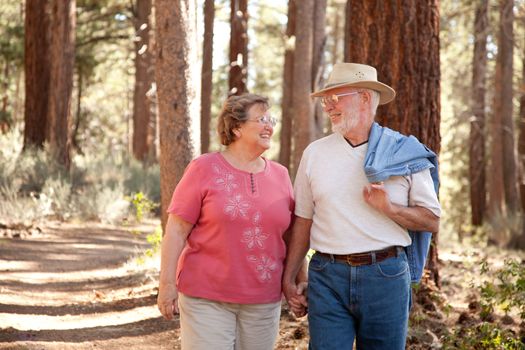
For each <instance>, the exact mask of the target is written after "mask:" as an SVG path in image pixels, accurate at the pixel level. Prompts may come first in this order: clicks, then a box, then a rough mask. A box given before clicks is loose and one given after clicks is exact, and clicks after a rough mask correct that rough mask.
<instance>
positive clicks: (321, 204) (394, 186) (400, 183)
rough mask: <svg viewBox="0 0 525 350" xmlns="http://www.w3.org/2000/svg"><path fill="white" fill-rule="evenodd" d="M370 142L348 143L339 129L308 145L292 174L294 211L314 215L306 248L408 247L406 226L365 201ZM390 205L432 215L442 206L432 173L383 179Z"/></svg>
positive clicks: (346, 250)
mask: <svg viewBox="0 0 525 350" xmlns="http://www.w3.org/2000/svg"><path fill="white" fill-rule="evenodd" d="M367 149H368V143H364V144H362V145H359V146H356V147H352V146H351V145H350V144H348V142H347V141H346V140H345V138H344V137H343V136H342V135H341V134H338V133H333V134H331V135H330V136H327V137H324V138H322V139H320V140H317V141H315V142H313V143H311V144H310V145H309V146H308V147H307V148H306V149H305V151H304V153H303V156H302V158H301V163H300V165H299V168H298V170H297V175H296V178H295V184H294V191H295V214H296V215H297V216H299V217H302V218H305V219H312V220H313V223H312V228H311V231H310V248H312V249H315V250H316V251H320V252H323V253H330V254H353V253H361V252H368V251H373V250H380V249H384V248H387V247H390V246H403V247H404V246H408V245H410V243H411V241H410V236H409V235H408V232H407V230H406V229H405V228H403V227H401V226H399V225H398V224H397V223H396V222H394V221H393V220H391V219H390V218H388V217H387V216H385V215H384V214H382V213H380V212H379V211H377V210H376V209H374V208H372V207H371V206H370V205H368V204H367V203H366V202H365V200H364V198H363V188H364V187H365V186H366V185H367V184H368V180H367V178H366V176H365V172H364V159H365V155H366V152H367ZM384 186H385V189H386V191H387V193H388V195H389V197H390V200H391V201H392V202H393V203H396V204H399V205H403V206H420V207H424V208H427V209H429V210H430V211H432V212H433V213H434V214H435V215H436V216H438V217H439V216H440V215H441V207H440V205H439V201H438V199H437V196H436V193H435V191H434V186H433V182H432V178H431V176H430V171H429V170H428V169H427V170H424V171H421V172H418V173H415V174H412V175H410V176H394V177H391V178H390V179H388V180H387V181H385V182H384Z"/></svg>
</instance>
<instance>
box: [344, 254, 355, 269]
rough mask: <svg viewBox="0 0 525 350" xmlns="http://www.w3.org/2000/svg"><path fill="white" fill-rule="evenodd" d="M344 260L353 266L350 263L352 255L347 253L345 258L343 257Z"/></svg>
mask: <svg viewBox="0 0 525 350" xmlns="http://www.w3.org/2000/svg"><path fill="white" fill-rule="evenodd" d="M345 260H346V263H347V264H348V265H350V266H354V265H353V264H352V256H351V255H350V254H348V255H347V256H346V259H345Z"/></svg>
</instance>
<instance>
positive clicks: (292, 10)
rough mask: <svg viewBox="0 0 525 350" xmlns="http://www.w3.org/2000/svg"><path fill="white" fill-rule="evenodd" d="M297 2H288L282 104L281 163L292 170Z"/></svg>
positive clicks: (292, 0) (289, 0) (294, 0)
mask: <svg viewBox="0 0 525 350" xmlns="http://www.w3.org/2000/svg"><path fill="white" fill-rule="evenodd" d="M295 22H296V0H288V24H287V25H286V39H287V40H286V47H285V50H286V51H285V54H284V69H283V99H282V102H281V110H282V117H281V135H280V149H279V163H281V164H282V165H284V166H285V167H287V168H288V169H289V168H290V160H291V153H292V121H293V113H292V94H293V69H294V68H293V67H294V52H295Z"/></svg>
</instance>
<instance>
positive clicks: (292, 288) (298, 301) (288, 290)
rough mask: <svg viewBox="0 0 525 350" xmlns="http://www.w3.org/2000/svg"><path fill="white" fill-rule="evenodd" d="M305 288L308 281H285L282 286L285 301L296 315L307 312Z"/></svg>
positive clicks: (302, 314)
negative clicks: (296, 282)
mask: <svg viewBox="0 0 525 350" xmlns="http://www.w3.org/2000/svg"><path fill="white" fill-rule="evenodd" d="M307 288H308V282H300V283H298V284H295V283H286V284H285V285H284V286H283V292H284V296H285V297H286V301H287V302H288V305H289V306H290V309H291V310H292V312H293V313H294V315H295V316H296V317H302V316H304V315H306V314H307V313H308V297H307Z"/></svg>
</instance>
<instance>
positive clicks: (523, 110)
mask: <svg viewBox="0 0 525 350" xmlns="http://www.w3.org/2000/svg"><path fill="white" fill-rule="evenodd" d="M523 22H524V24H525V19H524V21H523ZM521 67H522V71H521V86H522V89H521V97H520V115H519V129H520V136H519V140H518V154H519V165H520V177H521V178H520V195H521V210H522V211H525V45H523V56H522V65H521ZM509 246H510V247H511V248H515V249H522V250H525V220H523V226H522V229H521V234H519V235H515V236H514V237H512V240H511V241H510V244H509Z"/></svg>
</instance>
